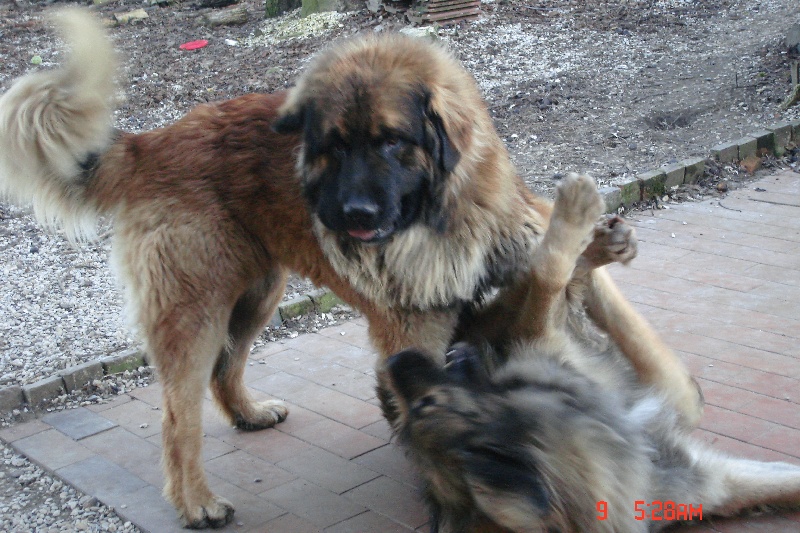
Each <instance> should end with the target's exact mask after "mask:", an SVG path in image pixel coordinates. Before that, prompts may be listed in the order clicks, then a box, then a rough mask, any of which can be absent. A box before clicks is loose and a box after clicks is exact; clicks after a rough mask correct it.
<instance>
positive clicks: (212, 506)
mask: <svg viewBox="0 0 800 533" xmlns="http://www.w3.org/2000/svg"><path fill="white" fill-rule="evenodd" d="M233 513H234V508H233V504H231V502H229V501H228V500H226V499H225V498H222V497H220V496H216V495H214V494H212V495H211V499H210V500H209V501H207V502H205V503H204V504H201V505H191V506H189V507H188V508H187V509H183V510H180V519H181V525H182V526H183V527H185V528H187V529H208V528H218V527H223V526H225V525H226V524H229V523H230V522H231V521H232V520H233Z"/></svg>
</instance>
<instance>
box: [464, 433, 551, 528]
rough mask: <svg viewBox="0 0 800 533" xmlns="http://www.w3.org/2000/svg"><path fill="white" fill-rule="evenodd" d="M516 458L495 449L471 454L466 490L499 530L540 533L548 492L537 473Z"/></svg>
mask: <svg viewBox="0 0 800 533" xmlns="http://www.w3.org/2000/svg"><path fill="white" fill-rule="evenodd" d="M523 453H524V452H523ZM514 455H516V454H513V453H512V454H510V455H507V454H506V453H504V450H498V449H494V448H489V449H479V450H472V451H470V452H468V453H467V454H466V457H465V461H464V467H465V471H466V476H465V478H466V482H467V486H468V487H469V489H470V492H471V493H472V496H473V498H474V500H475V503H476V504H477V506H478V508H479V509H480V510H481V511H482V512H483V514H485V515H486V516H487V517H488V518H489V519H490V520H492V521H493V522H495V523H496V524H498V525H499V526H502V527H504V528H508V529H509V530H510V531H534V530H536V531H538V530H539V528H540V527H541V523H542V517H543V516H544V515H546V514H547V512H548V509H549V496H548V491H547V488H546V487H545V485H544V483H543V480H542V479H541V478H540V476H539V473H538V472H537V470H536V469H535V468H534V467H533V466H532V465H530V464H528V463H527V462H526V461H522V460H520V458H518V457H514Z"/></svg>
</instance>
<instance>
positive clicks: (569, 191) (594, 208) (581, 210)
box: [553, 173, 605, 226]
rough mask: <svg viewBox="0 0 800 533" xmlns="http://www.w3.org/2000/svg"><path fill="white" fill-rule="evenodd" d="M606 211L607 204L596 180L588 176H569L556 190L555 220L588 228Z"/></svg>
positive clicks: (572, 174)
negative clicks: (559, 219)
mask: <svg viewBox="0 0 800 533" xmlns="http://www.w3.org/2000/svg"><path fill="white" fill-rule="evenodd" d="M604 210H605V202H604V201H603V197H602V196H600V193H599V192H597V185H596V184H595V182H594V179H592V178H591V177H589V176H587V175H586V174H574V173H571V174H569V175H567V177H566V178H564V179H563V180H561V183H559V185H558V188H557V189H556V201H555V206H554V208H553V218H562V219H564V220H565V221H566V222H568V223H569V224H572V225H581V226H588V225H591V224H593V223H594V222H595V220H597V217H599V216H600V215H601V214H602V213H603V211H604Z"/></svg>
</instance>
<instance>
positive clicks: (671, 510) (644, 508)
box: [597, 500, 703, 521]
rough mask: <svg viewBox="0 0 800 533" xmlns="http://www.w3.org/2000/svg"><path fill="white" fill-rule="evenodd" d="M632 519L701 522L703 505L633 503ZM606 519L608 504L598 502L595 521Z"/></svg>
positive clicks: (657, 501) (668, 502)
mask: <svg viewBox="0 0 800 533" xmlns="http://www.w3.org/2000/svg"><path fill="white" fill-rule="evenodd" d="M633 517H634V518H635V519H636V520H667V521H672V520H685V521H689V520H702V519H703V504H702V503H700V504H698V505H697V506H695V505H693V504H690V503H675V502H673V501H670V500H667V501H664V502H662V501H659V500H656V501H652V502H650V503H647V502H646V501H644V500H636V501H635V502H633ZM607 518H608V502H606V501H603V500H600V501H599V502H597V519H598V520H605V519H607Z"/></svg>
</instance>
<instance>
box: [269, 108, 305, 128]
mask: <svg viewBox="0 0 800 533" xmlns="http://www.w3.org/2000/svg"><path fill="white" fill-rule="evenodd" d="M305 122H306V106H304V105H297V106H291V107H289V108H287V107H286V106H283V107H281V109H280V110H279V111H278V118H277V119H276V120H275V122H273V123H272V130H273V131H275V132H277V133H298V132H299V131H300V130H302V129H303V126H304V125H305Z"/></svg>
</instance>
